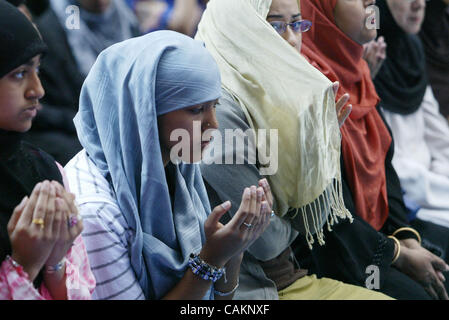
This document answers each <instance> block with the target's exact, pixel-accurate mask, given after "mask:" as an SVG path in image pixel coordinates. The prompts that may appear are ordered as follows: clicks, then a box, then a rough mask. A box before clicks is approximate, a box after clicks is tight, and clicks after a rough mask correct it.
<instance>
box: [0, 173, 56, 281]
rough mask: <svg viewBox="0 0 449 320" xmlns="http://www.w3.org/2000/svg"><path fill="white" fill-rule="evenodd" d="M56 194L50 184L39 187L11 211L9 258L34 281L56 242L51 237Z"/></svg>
mask: <svg viewBox="0 0 449 320" xmlns="http://www.w3.org/2000/svg"><path fill="white" fill-rule="evenodd" d="M55 201H56V190H55V189H54V188H53V187H52V186H51V184H50V182H49V181H44V182H42V183H38V184H37V185H36V186H35V188H34V190H33V191H32V193H31V195H30V198H29V199H28V198H27V197H25V198H24V199H23V200H22V202H21V203H20V204H19V205H18V206H17V207H16V208H15V209H14V212H13V214H12V216H11V219H10V220H9V222H8V235H9V238H10V241H11V247H12V253H11V257H12V259H14V261H16V262H17V263H19V264H20V265H21V266H22V267H23V268H24V270H25V272H26V273H27V274H28V276H29V278H30V280H31V281H33V280H34V279H35V278H36V276H37V274H38V273H39V271H40V270H41V269H42V267H43V266H44V264H45V262H46V261H47V259H48V257H49V256H50V254H51V252H52V250H53V247H54V245H55V242H56V238H55V236H54V233H53V222H54V215H55V214H54V213H55Z"/></svg>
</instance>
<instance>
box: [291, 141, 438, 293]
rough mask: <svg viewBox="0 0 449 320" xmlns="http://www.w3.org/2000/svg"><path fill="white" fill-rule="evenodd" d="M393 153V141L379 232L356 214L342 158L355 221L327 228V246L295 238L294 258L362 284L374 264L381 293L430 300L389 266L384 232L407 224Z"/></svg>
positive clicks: (391, 249)
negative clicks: (310, 245) (386, 212)
mask: <svg viewBox="0 0 449 320" xmlns="http://www.w3.org/2000/svg"><path fill="white" fill-rule="evenodd" d="M393 154H394V142H392V143H391V146H390V149H389V150H388V153H387V157H386V160H385V174H386V178H387V195H388V206H389V216H388V218H387V220H386V222H385V224H384V226H383V227H382V229H381V230H380V231H379V232H378V231H376V230H375V229H374V228H372V227H371V226H370V225H369V224H368V223H367V222H365V221H364V220H363V219H362V218H360V217H359V216H357V212H356V209H355V205H354V201H353V197H352V192H351V189H350V188H349V185H348V180H347V178H346V172H345V170H344V168H345V166H344V164H343V157H341V162H342V164H341V167H342V170H343V172H342V180H343V181H342V185H343V198H344V201H345V206H346V208H347V209H348V210H349V211H350V212H351V214H352V215H353V217H354V222H353V223H352V224H350V223H349V222H346V221H344V222H340V223H339V224H338V225H336V226H334V227H333V231H332V232H327V230H326V232H325V240H326V245H325V246H322V247H321V246H314V248H313V250H312V251H310V250H309V249H308V248H307V245H306V242H305V239H304V238H298V239H297V240H296V241H295V243H294V245H293V247H294V252H295V254H296V256H297V257H302V258H303V259H302V260H301V262H302V267H303V268H307V269H309V270H310V271H312V272H313V273H316V274H317V276H319V277H329V278H333V279H336V280H340V281H343V282H346V283H349V284H354V285H358V286H362V287H365V286H366V281H367V279H368V276H369V275H370V273H369V272H368V273H367V267H369V266H371V265H375V266H377V267H378V268H379V275H380V281H379V282H380V283H379V291H380V292H382V293H384V294H386V295H388V296H390V297H393V298H396V299H405V300H423V299H430V296H429V295H428V294H427V293H426V291H425V290H424V288H423V287H422V286H421V285H420V284H419V283H417V282H416V281H414V280H413V279H411V278H409V277H408V276H406V275H405V274H403V273H402V272H400V271H398V270H396V269H395V268H394V267H392V266H391V261H392V260H393V255H394V242H393V240H391V239H388V238H387V235H389V234H391V233H392V232H394V231H395V230H397V229H398V228H400V227H407V226H409V224H408V221H407V216H406V208H405V205H404V203H403V200H402V191H401V186H400V183H399V178H398V176H397V174H396V171H395V170H394V168H393V165H392V163H391V161H392V158H393ZM304 257H307V258H306V259H304Z"/></svg>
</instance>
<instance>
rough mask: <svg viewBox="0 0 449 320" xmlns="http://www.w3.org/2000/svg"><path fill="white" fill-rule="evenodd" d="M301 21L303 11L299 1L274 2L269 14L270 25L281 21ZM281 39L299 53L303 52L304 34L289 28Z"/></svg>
mask: <svg viewBox="0 0 449 320" xmlns="http://www.w3.org/2000/svg"><path fill="white" fill-rule="evenodd" d="M300 20H301V11H300V9H299V6H298V1H297V0H273V2H272V3H271V7H270V11H269V12H268V16H267V21H268V22H269V23H272V22H275V21H281V22H284V23H293V22H297V21H300ZM281 37H282V38H284V40H286V41H287V42H288V43H289V44H290V45H291V46H292V47H294V48H295V49H296V50H298V52H301V44H302V34H301V32H294V31H293V29H292V28H291V27H290V26H288V27H287V29H286V30H285V32H284V33H283V34H281Z"/></svg>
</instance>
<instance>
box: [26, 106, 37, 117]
mask: <svg viewBox="0 0 449 320" xmlns="http://www.w3.org/2000/svg"><path fill="white" fill-rule="evenodd" d="M37 109H38V106H33V107H30V108H27V109H25V110H24V113H25V115H27V116H28V117H30V118H34V117H35V116H36V115H37Z"/></svg>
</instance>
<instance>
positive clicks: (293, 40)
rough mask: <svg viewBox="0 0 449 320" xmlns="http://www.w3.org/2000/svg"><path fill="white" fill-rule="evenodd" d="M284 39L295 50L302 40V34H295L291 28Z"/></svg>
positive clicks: (286, 31) (285, 33)
mask: <svg viewBox="0 0 449 320" xmlns="http://www.w3.org/2000/svg"><path fill="white" fill-rule="evenodd" d="M282 37H283V38H284V39H285V41H287V42H288V43H289V44H290V45H291V46H292V47H294V48H296V47H298V45H299V43H300V42H301V39H302V35H301V33H295V32H293V30H292V29H291V27H290V26H288V27H287V30H285V32H284V34H283V35H282Z"/></svg>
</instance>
